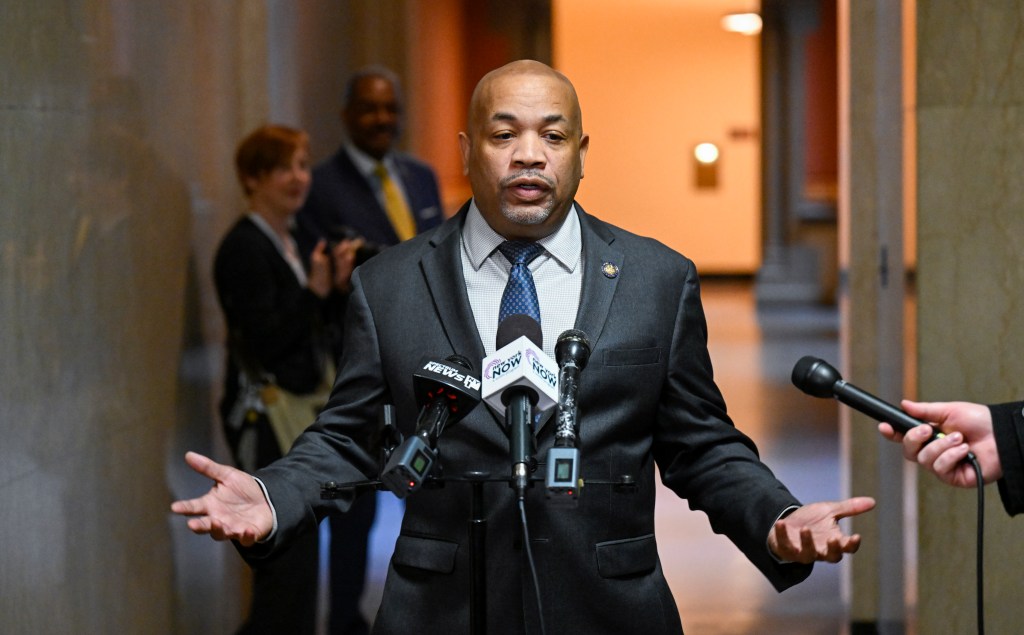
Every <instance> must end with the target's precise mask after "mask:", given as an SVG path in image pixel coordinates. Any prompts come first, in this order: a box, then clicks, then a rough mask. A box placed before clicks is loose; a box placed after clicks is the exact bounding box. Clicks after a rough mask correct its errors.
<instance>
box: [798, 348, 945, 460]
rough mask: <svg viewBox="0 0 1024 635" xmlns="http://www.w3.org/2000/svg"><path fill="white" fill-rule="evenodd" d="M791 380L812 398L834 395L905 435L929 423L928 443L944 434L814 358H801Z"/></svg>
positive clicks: (842, 401) (824, 362)
mask: <svg viewBox="0 0 1024 635" xmlns="http://www.w3.org/2000/svg"><path fill="white" fill-rule="evenodd" d="M792 380H793V385H795V386H796V387H797V388H799V389H800V390H802V391H804V392H805V393H807V394H808V395H811V396H812V397H835V398H836V399H837V400H838V401H840V402H841V403H844V404H846V405H847V406H850V407H851V408H853V409H854V410H857V411H858V412H861V413H863V414H866V415H867V416H869V417H871V418H872V419H875V420H877V421H884V422H885V423H888V424H890V425H891V426H892V427H893V429H895V430H897V431H898V432H900V433H904V434H905V433H906V432H907V431H908V430H910V429H911V428H913V427H915V426H928V427H929V428H931V429H932V436H931V439H929V440H928V442H929V443H930V442H931V441H932V440H934V439H938V438H940V437H943V436H945V435H944V434H943V433H941V432H939V430H938V428H935V427H934V426H931V425H929V424H928V423H926V422H924V421H921V420H920V419H915V418H914V417H911V416H910V415H908V414H907V413H906V412H904V411H903V410H901V409H899V408H897V407H896V406H894V405H892V404H891V403H889V402H887V401H883V400H882V399H879V398H878V397H876V396H874V395H872V394H871V393H869V392H865V391H863V390H861V389H860V388H857V387H856V386H854V385H853V384H851V383H849V382H847V381H845V380H844V379H843V377H842V375H840V374H839V371H838V370H836V369H835V368H833V367H832V366H830V365H829V364H828V362H826V361H824V360H822V359H818V358H817V357H811V356H810V355H807V356H805V357H801V358H800V361H798V362H797V363H796V366H794V367H793V376H792Z"/></svg>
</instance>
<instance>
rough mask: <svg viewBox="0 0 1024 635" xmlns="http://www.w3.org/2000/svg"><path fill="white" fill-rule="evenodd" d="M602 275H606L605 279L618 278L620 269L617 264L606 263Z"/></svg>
mask: <svg viewBox="0 0 1024 635" xmlns="http://www.w3.org/2000/svg"><path fill="white" fill-rule="evenodd" d="M601 273H603V274H604V277H605V278H609V279H611V278H617V277H618V275H619V267H618V265H616V264H615V263H612V262H606V263H604V264H603V265H601Z"/></svg>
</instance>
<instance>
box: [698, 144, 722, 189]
mask: <svg viewBox="0 0 1024 635" xmlns="http://www.w3.org/2000/svg"><path fill="white" fill-rule="evenodd" d="M720 156H721V155H720V153H719V151H718V146H716V145H715V144H713V143H698V144H697V145H696V146H695V147H694V148H693V159H694V163H693V167H694V175H695V182H696V184H697V189H698V190H708V189H715V188H717V187H718V159H719V157H720Z"/></svg>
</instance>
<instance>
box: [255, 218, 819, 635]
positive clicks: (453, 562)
mask: <svg viewBox="0 0 1024 635" xmlns="http://www.w3.org/2000/svg"><path fill="white" fill-rule="evenodd" d="M465 213H466V212H465V209H463V211H462V212H461V213H460V214H458V215H457V216H455V217H454V218H452V219H450V220H449V221H448V222H447V223H445V224H444V225H442V226H441V227H440V228H438V229H437V230H435V231H432V232H429V233H427V234H424V235H421V236H419V237H417V238H415V239H413V240H411V241H407V242H405V243H402V244H400V245H398V246H396V247H393V248H390V249H388V250H387V251H385V252H384V253H383V254H382V255H381V256H379V257H376V258H374V259H372V260H370V261H369V262H368V263H367V264H366V265H364V266H363V267H360V268H359V269H358V270H357V273H356V275H355V278H354V280H355V284H354V291H353V293H352V298H351V300H350V305H349V312H348V316H347V322H346V325H345V347H346V354H345V357H344V360H343V362H342V364H341V368H340V371H339V376H338V382H337V384H336V385H335V389H334V394H333V395H332V397H331V400H330V402H329V404H328V407H327V408H326V409H325V410H324V412H323V413H322V414H321V415H320V417H319V418H318V419H317V421H316V423H315V425H313V426H312V427H311V428H310V429H309V430H308V431H307V432H306V433H305V434H304V435H303V436H302V437H300V439H299V440H298V442H297V443H296V444H295V447H294V448H293V449H292V451H291V453H290V454H289V455H288V456H287V457H286V458H285V459H283V460H282V461H279V462H278V463H276V464H274V465H273V466H271V467H269V468H267V469H265V470H261V471H260V472H259V473H258V474H257V475H258V476H259V477H260V478H262V480H263V481H264V483H265V484H266V486H267V489H268V491H269V493H270V497H271V500H272V502H273V504H274V505H275V508H276V511H277V514H278V520H279V523H280V527H279V533H278V534H277V536H276V537H275V540H274V541H272V542H271V543H269V544H268V545H264V546H263V547H261V549H260V550H257V552H252V553H253V555H257V554H258V552H259V551H265V550H268V549H272V548H273V547H274V545H275V544H277V543H280V542H282V541H287V539H288V537H289V535H291V534H292V533H294V532H295V531H296V530H298V528H299V527H300V526H304V527H313V523H314V521H315V519H316V518H317V517H319V516H320V515H322V514H324V513H328V512H329V511H330V509H331V506H332V505H338V507H339V508H344V507H345V506H346V504H347V502H346V501H344V500H342V501H340V502H338V501H335V502H330V503H327V502H324V501H321V500H320V499H319V485H320V483H322V482H324V481H331V480H333V481H338V482H349V481H356V480H358V479H361V478H366V477H373V476H376V474H375V472H374V470H375V469H376V468H375V461H374V454H373V453H372V452H368V451H367V450H366V449H365V447H364V445H365V444H367V443H368V442H369V439H370V438H371V431H372V428H373V427H374V426H373V424H372V422H375V421H376V420H377V418H378V411H379V409H380V406H381V404H383V403H393V404H394V405H395V406H396V409H397V415H398V421H400V422H402V423H403V424H404V425H405V426H406V430H405V431H406V433H409V432H410V431H411V429H412V426H413V425H414V422H415V420H416V415H417V406H416V403H415V401H414V396H413V393H412V373H413V371H414V370H415V368H416V367H417V363H418V362H419V360H420V359H421V357H422V356H424V355H429V356H432V357H444V356H447V355H450V354H453V353H458V354H461V355H464V356H466V357H468V358H469V359H471V360H480V359H482V358H483V357H484V347H483V344H482V343H481V341H480V337H479V335H478V334H477V330H476V326H475V323H474V320H473V315H472V311H471V309H470V304H469V300H468V297H467V294H466V289H465V283H464V279H463V274H462V267H461V261H460V255H459V249H460V235H461V232H460V229H461V226H462V223H463V220H464V217H465ZM580 223H581V225H582V235H583V250H584V267H585V270H584V274H583V275H584V278H583V291H582V297H581V300H580V307H579V312H578V315H577V319H576V327H577V328H578V329H581V330H583V331H584V332H586V333H587V334H588V335H589V337H590V339H591V343H592V347H593V352H592V354H591V358H590V361H589V363H588V365H587V367H586V369H585V371H584V372H583V374H582V375H581V382H580V383H581V392H580V399H579V411H580V421H581V430H580V436H581V442H580V446H581V454H582V475H583V477H584V478H585V479H586V480H588V481H589V482H590V484H588V485H586V486H585V487H584V488H583V490H582V494H581V495H580V500H579V506H578V507H576V508H560V507H554V506H552V505H550V504H548V502H547V501H546V499H545V491H544V488H543V487H533V488H531V489H530V490H529V491H528V496H527V501H526V514H527V518H528V522H529V531H530V539H531V545H532V551H533V555H534V559H535V561H536V565H537V573H538V576H539V579H540V592H541V595H542V596H543V598H544V599H545V604H544V611H545V622H546V626H547V630H548V632H551V633H644V634H651V633H680V632H681V626H680V619H679V615H678V612H677V609H676V605H675V602H674V601H673V598H672V593H671V591H670V589H669V588H668V585H667V583H666V581H665V578H664V576H663V573H662V569H661V564H660V560H659V558H658V552H657V546H656V539H655V535H654V501H655V481H654V478H655V466H657V468H658V470H659V471H660V474H661V478H662V480H663V482H664V483H665V484H666V485H667V486H668V487H670V488H671V489H672V490H674V491H675V492H676V493H677V494H678V495H679V496H681V497H682V498H685V499H687V501H688V502H689V505H690V506H691V507H692V508H693V509H697V510H701V511H704V512H705V513H707V515H708V517H709V518H710V520H711V526H712V528H713V529H714V530H715V531H716V532H718V533H724V534H726V535H727V536H728V537H729V538H730V539H731V540H732V541H733V542H734V543H735V544H736V545H737V546H738V547H739V548H740V549H741V550H742V551H743V553H744V554H745V555H746V556H747V557H748V558H749V559H750V560H751V561H752V562H753V563H754V564H755V565H756V566H757V567H758V568H759V569H760V570H761V571H762V572H763V573H764V574H765V575H766V576H767V577H768V579H769V580H770V581H771V582H772V584H773V585H775V587H776V588H778V589H779V590H782V589H784V588H786V587H788V586H790V585H792V584H795V583H797V582H799V581H801V580H802V579H804V578H805V577H807V575H809V573H810V569H811V567H810V566H805V565H793V564H788V565H783V564H778V563H777V562H776V561H775V560H774V559H773V558H772V557H771V555H770V554H769V552H768V549H767V546H766V539H767V536H768V532H769V530H770V528H771V525H772V523H773V521H775V520H776V518H777V517H778V515H779V514H780V513H781V512H782V511H783V510H784V509H785V508H786V507H787V506H790V505H795V504H798V503H797V501H796V499H795V498H794V497H793V496H792V495H791V494H790V493H789V492H788V491H787V490H786V488H785V487H784V486H783V485H782V483H780V482H779V481H778V480H776V479H775V477H774V476H773V475H772V473H771V472H770V471H769V469H768V468H767V467H765V466H764V465H763V464H762V463H761V462H760V461H759V460H758V456H757V451H756V449H755V447H754V445H753V443H752V442H751V441H750V439H748V438H747V437H746V436H744V435H743V434H742V433H740V432H739V431H737V430H736V428H735V427H734V426H733V424H732V422H731V421H730V419H729V417H728V415H727V414H726V410H725V404H724V402H723V399H722V396H721V394H720V392H719V390H718V388H717V386H716V385H715V383H714V380H713V378H712V370H711V362H710V359H709V357H708V351H707V346H706V341H707V332H706V323H705V319H704V312H703V309H702V307H701V303H700V295H699V285H698V280H697V273H696V270H695V269H694V266H693V263H692V262H690V261H689V260H688V259H686V258H685V257H683V256H681V255H679V254H678V253H676V252H674V251H672V250H670V249H668V248H667V247H665V246H663V245H661V244H660V243H658V242H657V241H654V240H652V239H649V238H643V237H640V236H636V235H634V234H630V233H628V232H626V231H623V230H622V229H619V228H616V227H614V226H611V225H608V224H606V223H604V222H602V221H600V220H598V219H596V218H594V217H592V216H589V215H587V214H585V213H582V214H581V215H580ZM604 263H612V264H614V265H616V266H617V267H618V271H619V273H618V275H617V276H614V277H608V276H606V275H604V273H603V272H602V265H603V264H604ZM476 370H477V372H479V368H477V369H476ZM553 428H554V426H553V425H552V424H551V423H548V424H547V425H546V426H544V427H543V428H542V429H541V430H540V431H539V432H538V437H537V443H538V452H537V455H536V456H537V458H538V460H541V461H543V459H544V457H545V455H546V453H547V450H548V448H550V447H551V445H552V442H553ZM438 447H439V452H440V456H441V462H442V463H443V464H444V474H445V476H446V477H458V476H460V475H463V474H465V473H467V472H469V471H483V472H487V473H489V474H491V475H492V476H493V477H495V479H496V481H497V480H498V479H502V480H501V481H500V482H493V483H489V484H488V485H487V487H485V495H484V502H485V505H486V517H487V549H486V560H487V569H486V575H487V577H486V581H487V589H488V605H487V618H488V627H487V632H488V633H523V632H536V626H537V616H536V610H535V602H534V599H533V590H532V582H531V578H530V574H529V571H528V569H526V568H525V567H524V563H525V559H524V551H523V549H522V541H521V537H520V536H521V532H520V524H519V521H518V513H517V508H516V505H515V496H514V493H513V490H512V489H511V488H510V487H509V485H508V480H507V478H508V475H509V473H510V461H509V441H508V439H507V437H506V435H505V433H504V431H503V426H502V424H501V423H500V422H499V420H498V419H497V418H496V417H495V416H494V415H493V414H492V413H491V411H489V410H488V409H487V407H486V406H485V405H483V404H481V405H479V406H477V407H476V408H475V409H474V410H473V411H472V412H470V414H469V415H468V416H467V417H466V418H465V419H463V420H462V421H460V422H458V423H456V424H455V425H453V426H449V427H448V428H447V429H446V430H445V432H444V435H443V436H442V437H441V439H440V441H439V444H438ZM538 474H543V466H541V469H539V470H538ZM623 475H629V476H630V477H632V478H633V479H634V480H635V482H636V484H637V487H636V489H635V490H633V491H629V490H623V489H622V488H617V487H615V486H613V485H610V484H608V483H609V482H612V481H616V480H618V479H619V478H620V477H621V476H623ZM602 482H603V483H602ZM406 500H407V507H406V512H405V517H404V520H403V524H402V530H401V535H400V537H399V539H398V542H397V544H396V546H395V553H394V556H393V558H392V560H391V565H390V568H389V572H388V578H387V583H386V587H385V590H384V598H383V602H382V605H381V608H380V612H379V613H378V616H377V621H376V624H375V632H377V633H410V632H420V633H465V632H468V631H469V598H470V583H471V579H470V573H471V566H470V544H469V539H468V530H467V520H468V519H469V518H470V504H471V498H470V486H469V485H467V484H466V483H462V482H458V481H457V480H452V481H450V482H448V483H446V485H445V486H444V487H443V488H440V489H424V490H420V491H417V492H415V493H413V494H411V495H410V496H409V497H408V498H407V499H406ZM695 575H700V574H699V572H697V573H695ZM722 591H723V592H727V590H726V589H723V590H722Z"/></svg>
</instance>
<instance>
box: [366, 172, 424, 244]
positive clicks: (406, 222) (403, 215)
mask: <svg viewBox="0 0 1024 635" xmlns="http://www.w3.org/2000/svg"><path fill="white" fill-rule="evenodd" d="M373 171H374V174H376V175H377V178H378V179H380V187H381V190H382V191H383V192H384V207H385V211H386V212H387V213H388V220H389V221H391V226H392V227H394V228H395V233H396V234H398V239H399V240H408V239H410V238H412V237H413V236H415V235H416V221H415V220H413V218H412V212H410V211H409V205H408V204H407V203H406V202H405V197H403V196H402V193H401V192H399V191H398V186H397V185H395V182H394V181H393V180H392V179H391V175H390V174H388V169H387V168H386V167H384V164H383V163H378V164H377V167H376V168H374V170H373Z"/></svg>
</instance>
